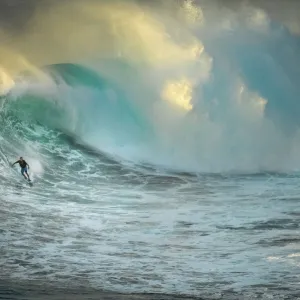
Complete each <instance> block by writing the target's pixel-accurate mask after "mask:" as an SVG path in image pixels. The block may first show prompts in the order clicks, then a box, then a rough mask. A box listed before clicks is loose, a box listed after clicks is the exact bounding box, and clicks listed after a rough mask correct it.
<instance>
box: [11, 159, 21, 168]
mask: <svg viewBox="0 0 300 300" xmlns="http://www.w3.org/2000/svg"><path fill="white" fill-rule="evenodd" d="M18 162H19V160H17V161H16V162H15V163H13V164H12V165H11V166H12V167H13V166H14V165H15V164H17V163H18Z"/></svg>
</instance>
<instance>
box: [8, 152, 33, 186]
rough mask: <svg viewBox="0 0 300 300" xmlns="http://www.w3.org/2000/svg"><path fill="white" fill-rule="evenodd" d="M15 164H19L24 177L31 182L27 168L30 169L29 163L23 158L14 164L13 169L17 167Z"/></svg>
mask: <svg viewBox="0 0 300 300" xmlns="http://www.w3.org/2000/svg"><path fill="white" fill-rule="evenodd" d="M15 164H19V165H20V167H21V174H22V175H23V176H24V178H25V179H28V181H30V178H29V174H28V172H27V166H28V169H29V165H28V163H27V162H26V161H25V160H24V159H23V157H20V159H19V160H17V161H16V162H15V163H13V164H12V167H13V166H14V165H15ZM25 174H26V175H27V177H26V176H25Z"/></svg>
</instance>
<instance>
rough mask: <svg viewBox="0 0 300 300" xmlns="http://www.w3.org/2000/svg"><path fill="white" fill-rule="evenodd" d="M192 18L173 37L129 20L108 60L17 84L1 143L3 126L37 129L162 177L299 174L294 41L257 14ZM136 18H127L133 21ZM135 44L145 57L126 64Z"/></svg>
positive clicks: (149, 19) (149, 23)
mask: <svg viewBox="0 0 300 300" xmlns="http://www.w3.org/2000/svg"><path fill="white" fill-rule="evenodd" d="M183 3H185V2H183ZM86 7H87V8H88V7H89V6H88V5H87V6H86ZM184 7H185V6H184V5H183V6H181V9H182V8H184ZM129 8H130V9H133V7H132V6H130V7H129ZM129 8H128V7H126V5H125V6H122V8H121V9H123V12H124V11H126V9H129ZM192 8H193V11H194V12H197V14H196V16H197V17H198V18H199V16H200V17H201V18H200V19H201V20H200V21H201V22H200V21H199V23H197V22H193V24H192V25H191V24H190V23H188V24H185V25H184V26H185V27H184V29H182V32H177V33H176V32H174V31H173V30H172V26H171V25H174V23H176V20H171V19H170V18H166V19H165V20H164V21H165V24H164V25H165V26H164V27H163V28H162V27H161V26H159V25H157V22H156V21H157V20H156V19H155V18H158V19H159V20H160V21H162V19H161V16H157V13H158V10H157V11H156V10H155V8H151V9H152V10H146V8H144V11H143V12H144V13H145V12H146V13H147V16H146V17H145V18H144V19H143V18H140V17H139V18H138V17H136V19H135V17H133V20H134V22H133V23H134V24H135V25H136V24H138V25H139V27H138V28H136V29H134V28H133V27H130V29H131V30H132V32H130V33H126V34H124V36H125V37H123V38H124V40H123V39H122V42H123V44H121V45H119V46H120V49H119V51H117V52H116V53H115V54H113V56H115V57H114V58H111V59H107V58H106V59H104V58H103V57H98V56H97V55H96V56H94V57H92V58H91V57H86V58H84V57H82V59H81V61H82V62H81V63H75V61H76V59H75V58H74V63H58V64H50V65H42V66H38V67H37V69H38V70H39V72H41V73H42V74H43V79H42V78H41V77H39V76H32V74H29V75H28V74H25V73H18V76H15V77H13V79H12V80H13V86H12V88H11V89H10V91H9V92H8V93H5V95H4V96H2V98H1V99H2V100H1V102H2V110H1V114H2V118H3V119H2V121H1V122H2V124H3V126H2V129H0V130H1V132H2V137H5V138H6V139H8V138H9V136H7V135H4V133H3V131H4V128H5V127H6V126H7V125H6V123H5V122H8V120H10V122H11V121H12V120H18V121H19V122H23V123H22V124H23V125H22V126H30V124H33V123H36V122H37V123H38V124H41V125H42V126H45V128H48V129H56V130H60V131H62V132H67V133H68V134H71V135H72V136H74V137H76V139H78V140H80V141H81V142H82V143H85V144H86V145H89V146H91V147H93V148H95V149H98V150H99V151H103V152H106V153H108V154H110V155H116V156H118V157H121V158H123V159H126V160H131V161H133V162H136V163H138V162H144V163H150V164H152V165H158V166H161V167H166V168H169V169H176V170H184V171H189V172H229V171H235V172H244V171H247V172H257V171H264V170H276V171H291V170H296V169H298V168H299V166H300V159H299V158H298V153H299V149H300V135H299V118H298V116H299V109H300V106H299V101H298V95H299V86H298V84H297V79H296V78H297V75H298V71H297V69H296V67H295V64H293V63H292V62H293V61H294V60H297V59H298V58H297V57H296V52H295V51H294V50H292V49H293V48H292V47H294V46H297V45H298V44H297V37H295V36H294V35H293V34H291V32H290V31H289V30H288V29H287V28H285V27H283V26H282V24H279V23H275V22H273V21H271V20H270V19H269V18H268V16H267V15H266V14H265V13H264V12H263V11H262V10H259V9H255V8H250V7H246V8H243V9H242V10H241V14H242V15H243V14H245V15H247V16H248V17H249V18H248V19H246V21H243V20H242V18H240V17H237V15H235V14H234V16H233V18H231V19H230V18H228V12H227V13H225V14H224V15H222V16H221V17H220V16H219V15H217V13H216V11H215V9H214V8H210V9H207V10H205V9H203V10H201V6H199V7H198V6H196V5H194V6H192ZM105 9H107V11H109V12H110V11H115V10H116V7H115V6H113V5H112V6H111V8H110V6H109V5H108V4H107V5H106V4H105ZM118 9H120V7H118ZM148 9H149V8H148ZM153 9H154V13H153ZM141 11H142V9H141V8H137V7H136V6H134V9H133V10H132V14H133V15H134V16H135V14H138V13H140V12H141ZM199 11H200V12H201V13H200V12H199ZM231 13H232V12H231ZM206 14H207V20H208V21H206V23H205V22H203V19H204V20H205V16H206ZM126 16H127V15H126V13H124V16H123V17H124V18H126ZM210 16H212V18H211V19H213V22H212V21H210V19H209V17H210ZM65 17H66V15H65ZM155 20H156V21H155ZM189 20H190V19H189ZM96 21H97V20H96ZM96 21H95V22H94V23H93V25H95V24H97V22H96ZM110 21H111V20H110ZM138 21H139V22H140V23H136V22H138ZM181 21H182V20H181ZM111 22H117V21H116V20H113V21H111ZM128 22H129V21H128ZM51 24H52V23H51ZM176 24H177V23H176ZM102 25H103V24H102ZM115 25H116V26H117V24H115ZM177 25H178V24H177ZM98 29H99V28H98ZM103 30H105V29H103ZM134 30H137V32H135V31H134ZM186 33H188V35H187V36H188V37H187V36H185V38H183V36H184V35H185V34H186ZM232 33H235V34H232ZM134 34H138V35H139V38H140V40H139V42H140V45H138V47H137V48H135V50H134V53H130V51H129V52H128V49H127V48H126V47H125V45H126V46H128V45H129V44H128V40H131V38H132V37H131V35H134ZM140 34H145V36H140ZM147 34H149V35H148V37H147ZM166 34H167V35H166ZM87 39H88V38H87ZM126 39H127V40H126ZM147 39H151V41H149V40H147ZM90 42H91V40H90ZM119 42H120V41H119ZM155 42H156V43H155ZM158 43H159V45H158ZM33 44H34V43H33ZM281 45H285V47H283V48H280V46H281ZM87 46H88V44H87ZM91 47H92V46H91ZM94 47H95V49H96V48H97V47H96V46H95V45H94ZM298 47H299V46H298ZM131 49H132V48H131ZM81 50H82V49H81ZM126 51H127V52H126ZM138 51H140V55H139V56H138V60H134V59H133V58H134V55H135V54H136V53H139V52H138ZM87 52H88V53H89V54H90V53H91V50H88V51H87ZM141 53H142V54H141ZM72 54H73V52H72ZM73 56H74V55H73ZM75 56H76V55H75ZM75 56H74V57H75ZM70 60H72V59H71V58H70ZM25 124H26V125H25Z"/></svg>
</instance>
